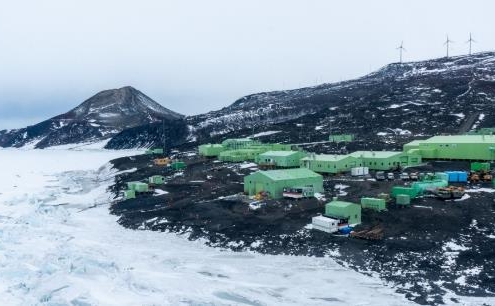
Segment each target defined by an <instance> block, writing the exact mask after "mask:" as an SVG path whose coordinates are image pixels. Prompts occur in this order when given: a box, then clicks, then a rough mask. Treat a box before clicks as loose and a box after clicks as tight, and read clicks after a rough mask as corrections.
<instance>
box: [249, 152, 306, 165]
mask: <svg viewBox="0 0 495 306" xmlns="http://www.w3.org/2000/svg"><path fill="white" fill-rule="evenodd" d="M305 156H306V153H304V152H302V151H267V152H265V153H261V154H260V155H258V156H257V157H256V159H255V161H256V163H257V164H258V165H265V166H267V165H268V166H274V167H281V168H297V167H299V162H300V160H301V158H303V157H305Z"/></svg>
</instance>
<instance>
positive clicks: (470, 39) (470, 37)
mask: <svg viewBox="0 0 495 306" xmlns="http://www.w3.org/2000/svg"><path fill="white" fill-rule="evenodd" d="M475 42H476V40H474V39H473V37H472V36H471V32H470V33H469V40H468V41H466V43H469V55H471V44H472V43H475Z"/></svg>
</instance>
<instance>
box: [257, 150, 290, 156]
mask: <svg viewBox="0 0 495 306" xmlns="http://www.w3.org/2000/svg"><path fill="white" fill-rule="evenodd" d="M298 152H299V151H267V152H265V153H263V154H260V156H280V157H287V156H291V155H294V154H297V153H298Z"/></svg>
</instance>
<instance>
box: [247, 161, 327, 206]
mask: <svg viewBox="0 0 495 306" xmlns="http://www.w3.org/2000/svg"><path fill="white" fill-rule="evenodd" d="M291 187H313V188H314V192H323V177H322V176H321V175H319V174H318V173H315V172H313V171H311V170H308V169H304V168H296V169H286V170H269V171H257V172H255V173H253V174H250V175H247V176H245V177H244V192H245V193H246V194H249V195H255V194H257V193H259V192H267V193H269V195H270V196H271V197H272V198H274V199H279V198H282V197H283V195H282V193H283V191H284V188H291Z"/></svg>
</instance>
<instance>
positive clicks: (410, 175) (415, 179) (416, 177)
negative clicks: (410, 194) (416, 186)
mask: <svg viewBox="0 0 495 306" xmlns="http://www.w3.org/2000/svg"><path fill="white" fill-rule="evenodd" d="M409 178H410V179H411V180H412V181H417V180H418V179H419V174H418V172H411V174H409Z"/></svg>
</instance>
